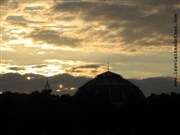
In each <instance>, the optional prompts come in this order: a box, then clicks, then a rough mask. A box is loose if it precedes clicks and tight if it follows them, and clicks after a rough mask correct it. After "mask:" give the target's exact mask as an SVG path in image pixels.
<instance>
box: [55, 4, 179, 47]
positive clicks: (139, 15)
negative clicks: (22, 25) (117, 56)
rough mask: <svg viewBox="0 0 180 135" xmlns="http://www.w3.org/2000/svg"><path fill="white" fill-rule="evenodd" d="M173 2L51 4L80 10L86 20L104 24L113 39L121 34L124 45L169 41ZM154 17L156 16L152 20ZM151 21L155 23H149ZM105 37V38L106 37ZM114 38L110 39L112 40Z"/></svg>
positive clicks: (64, 9) (60, 8) (59, 8)
mask: <svg viewBox="0 0 180 135" xmlns="http://www.w3.org/2000/svg"><path fill="white" fill-rule="evenodd" d="M176 4H177V3H176V2H167V1H166V2H160V1H159V2H155V1H148V2H144V3H143V4H141V3H139V2H133V3H131V2H129V3H128V2H127V3H126V2H122V3H120V2H119V3H118V2H117V1H116V2H76V3H73V2H63V3H59V4H56V5H54V10H55V11H56V12H68V13H69V14H79V17H80V19H82V20H84V21H86V22H98V23H99V24H100V25H104V26H105V27H106V29H107V30H108V31H112V30H113V32H114V33H115V34H114V36H112V34H110V32H108V33H106V35H107V34H108V35H109V36H110V35H111V38H112V39H114V40H117V37H119V38H120V37H121V38H122V40H121V41H122V42H123V44H121V45H124V46H132V45H135V46H144V47H149V46H166V45H171V37H172V28H173V26H172V25H173V23H172V17H173V13H174V12H177V8H176V7H175V5H176ZM154 20H156V21H155V22H154ZM152 22H154V23H152ZM107 39H108V38H104V40H105V41H106V40H107ZM112 41H113V40H112Z"/></svg>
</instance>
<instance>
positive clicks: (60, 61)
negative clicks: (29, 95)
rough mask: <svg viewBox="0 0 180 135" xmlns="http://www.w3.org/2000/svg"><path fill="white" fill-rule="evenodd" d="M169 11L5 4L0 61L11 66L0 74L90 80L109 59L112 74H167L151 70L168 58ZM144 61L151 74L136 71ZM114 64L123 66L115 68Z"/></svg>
mask: <svg viewBox="0 0 180 135" xmlns="http://www.w3.org/2000/svg"><path fill="white" fill-rule="evenodd" d="M22 1H23V0H22ZM87 4H89V5H87ZM86 6H87V7H88V8H85V7H86ZM114 6H115V7H116V8H113V7H114ZM169 6H171V5H164V6H163V8H162V7H161V6H158V5H157V6H156V7H151V5H146V4H145V5H144V6H143V7H141V5H140V4H138V3H136V2H134V4H130V3H124V4H123V3H120V4H118V2H116V3H113V2H102V3H101V2H98V3H97V2H92V3H91V4H90V3H86V2H85V3H83V4H82V2H77V3H73V2H72V1H71V2H64V1H61V2H59V1H53V0H52V1H51V0H50V1H49V0H48V1H33V3H32V2H27V1H23V2H19V1H16V2H13V1H11V0H10V1H7V2H6V4H5V5H4V6H3V7H2V10H3V15H2V17H1V18H2V41H1V51H2V56H3V59H6V60H13V61H12V62H10V63H9V64H5V65H3V66H2V72H1V74H4V73H20V74H27V73H33V74H40V75H44V76H54V75H58V74H64V73H67V74H70V75H72V76H86V77H94V76H95V75H97V74H98V73H102V72H104V71H106V67H105V66H104V65H105V64H104V63H105V60H104V59H106V58H107V56H108V55H110V57H111V59H112V60H113V62H111V63H112V65H111V67H112V70H114V71H117V72H119V73H122V72H123V74H125V75H128V76H130V75H132V76H133V77H140V76H142V77H146V76H151V75H152V76H155V75H171V72H172V71H171V70H170V69H169V70H168V69H167V70H166V71H165V72H161V71H159V73H158V72H157V71H156V70H157V69H158V68H163V67H164V65H166V66H167V67H170V66H171V64H172V62H170V61H166V62H165V59H170V57H171V55H172V54H171V51H172V41H171V38H172V31H171V30H172V27H171V26H172V21H168V20H172V14H170V13H171V11H169V10H170V9H172V11H173V12H174V11H175V9H177V8H179V6H177V5H173V6H172V7H171V8H169ZM166 8H167V9H168V10H166ZM132 15H133V16H132ZM154 18H156V19H157V20H156V22H154ZM142 26H143V27H142ZM165 54H168V56H167V55H165ZM140 57H141V58H143V59H141V58H140ZM156 58H157V59H156ZM149 59H154V61H150V63H152V65H153V67H156V69H154V68H153V67H152V68H151V69H150V68H142V67H144V65H145V64H146V61H148V60H149ZM119 61H121V62H122V63H124V64H125V65H124V66H119V65H118V64H116V62H119ZM137 62H139V65H138V66H136V67H134V68H133V69H132V68H131V67H132V65H133V64H134V63H137ZM159 63H161V64H159ZM164 63H165V64H164ZM43 64H44V65H45V66H39V65H43ZM36 66H37V67H36ZM12 67H13V68H12ZM132 70H133V73H132ZM139 70H141V72H140V71H139ZM131 73H132V74H131ZM69 89H71V88H69Z"/></svg>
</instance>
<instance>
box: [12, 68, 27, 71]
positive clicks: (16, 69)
mask: <svg viewBox="0 0 180 135" xmlns="http://www.w3.org/2000/svg"><path fill="white" fill-rule="evenodd" d="M9 69H10V70H13V71H22V70H26V69H25V68H23V67H9Z"/></svg>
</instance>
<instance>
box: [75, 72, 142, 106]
mask: <svg viewBox="0 0 180 135" xmlns="http://www.w3.org/2000/svg"><path fill="white" fill-rule="evenodd" d="M76 95H77V96H80V97H82V98H91V97H92V98H93V97H105V98H109V100H110V101H111V103H112V104H114V105H117V106H121V105H124V104H139V103H140V104H141V103H144V100H145V96H144V94H143V93H142V91H141V90H140V89H139V87H138V86H136V85H134V84H133V83H131V82H130V81H128V80H126V79H124V78H123V77H122V76H121V75H119V74H116V73H113V72H110V71H107V72H104V73H102V74H100V75H97V76H96V77H95V78H94V79H92V80H90V81H88V82H87V83H85V84H84V85H83V86H81V87H80V88H79V89H78V91H77V92H76Z"/></svg>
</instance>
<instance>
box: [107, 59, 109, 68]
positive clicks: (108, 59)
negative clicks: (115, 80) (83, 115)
mask: <svg viewBox="0 0 180 135" xmlns="http://www.w3.org/2000/svg"><path fill="white" fill-rule="evenodd" d="M107 70H108V71H109V56H108V62H107Z"/></svg>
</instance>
